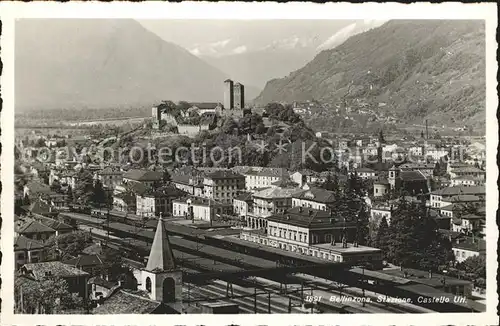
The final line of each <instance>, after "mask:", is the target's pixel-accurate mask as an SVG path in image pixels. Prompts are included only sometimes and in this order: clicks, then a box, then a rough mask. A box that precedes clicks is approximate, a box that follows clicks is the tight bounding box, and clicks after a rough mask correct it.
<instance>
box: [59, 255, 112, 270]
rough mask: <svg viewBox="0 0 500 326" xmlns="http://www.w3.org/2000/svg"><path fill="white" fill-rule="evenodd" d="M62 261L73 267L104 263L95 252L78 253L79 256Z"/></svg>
mask: <svg viewBox="0 0 500 326" xmlns="http://www.w3.org/2000/svg"><path fill="white" fill-rule="evenodd" d="M64 263H65V264H68V265H71V266H75V267H92V266H99V265H104V262H103V261H102V259H101V257H100V256H99V255H96V254H92V255H80V256H79V257H76V258H73V259H70V260H67V261H65V262H64Z"/></svg>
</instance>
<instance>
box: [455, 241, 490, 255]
mask: <svg viewBox="0 0 500 326" xmlns="http://www.w3.org/2000/svg"><path fill="white" fill-rule="evenodd" d="M452 247H453V248H456V249H462V250H470V251H477V252H479V253H486V241H485V240H484V239H478V238H472V237H464V238H461V239H456V241H455V242H453V243H452Z"/></svg>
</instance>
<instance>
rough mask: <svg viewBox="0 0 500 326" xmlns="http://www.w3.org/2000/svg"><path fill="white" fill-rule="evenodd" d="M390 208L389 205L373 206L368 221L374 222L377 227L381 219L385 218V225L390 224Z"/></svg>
mask: <svg viewBox="0 0 500 326" xmlns="http://www.w3.org/2000/svg"><path fill="white" fill-rule="evenodd" d="M391 215H392V207H391V205H389V204H379V205H373V206H372V207H371V209H370V220H372V221H375V224H376V225H378V224H379V223H380V221H381V220H382V218H384V217H385V219H386V220H387V224H391Z"/></svg>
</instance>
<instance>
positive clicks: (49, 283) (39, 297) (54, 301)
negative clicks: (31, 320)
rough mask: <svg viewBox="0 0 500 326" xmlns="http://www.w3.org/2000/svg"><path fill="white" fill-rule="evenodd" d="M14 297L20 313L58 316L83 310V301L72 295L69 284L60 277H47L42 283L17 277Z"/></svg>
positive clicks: (17, 310)
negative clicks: (70, 311)
mask: <svg viewBox="0 0 500 326" xmlns="http://www.w3.org/2000/svg"><path fill="white" fill-rule="evenodd" d="M14 296H15V302H16V305H15V308H16V312H18V313H43V314H57V313H61V312H63V311H64V310H67V309H75V308H82V300H81V299H80V298H77V297H75V296H74V295H72V294H71V293H70V292H69V290H68V283H67V282H66V281H65V280H64V279H62V278H59V277H46V278H44V279H42V280H40V281H31V280H28V279H26V278H23V277H16V278H15V282H14ZM21 301H22V302H21Z"/></svg>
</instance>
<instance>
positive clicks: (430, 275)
mask: <svg viewBox="0 0 500 326" xmlns="http://www.w3.org/2000/svg"><path fill="white" fill-rule="evenodd" d="M429 278H432V271H431V270H430V269H429Z"/></svg>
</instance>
